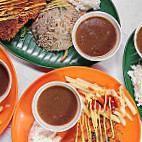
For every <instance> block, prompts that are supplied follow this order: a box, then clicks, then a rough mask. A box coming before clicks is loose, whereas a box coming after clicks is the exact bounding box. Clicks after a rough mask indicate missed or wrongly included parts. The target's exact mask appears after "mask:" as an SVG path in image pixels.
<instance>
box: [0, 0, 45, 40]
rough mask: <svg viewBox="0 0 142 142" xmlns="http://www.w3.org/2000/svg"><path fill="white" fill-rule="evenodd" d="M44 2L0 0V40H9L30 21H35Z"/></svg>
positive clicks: (40, 0)
mask: <svg viewBox="0 0 142 142" xmlns="http://www.w3.org/2000/svg"><path fill="white" fill-rule="evenodd" d="M45 5H46V0H22V1H21V0H0V38H1V39H2V40H10V39H11V38H13V37H14V36H15V35H16V33H17V32H18V31H19V29H20V28H21V27H22V26H23V25H24V24H25V23H27V22H28V20H30V19H35V18H36V17H37V15H38V13H39V12H40V10H41V9H42V8H44V7H45Z"/></svg>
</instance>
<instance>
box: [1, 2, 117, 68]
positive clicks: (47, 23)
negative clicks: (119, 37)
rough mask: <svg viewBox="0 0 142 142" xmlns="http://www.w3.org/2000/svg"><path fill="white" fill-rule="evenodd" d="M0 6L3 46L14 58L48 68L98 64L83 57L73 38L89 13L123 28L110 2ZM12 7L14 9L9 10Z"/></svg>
mask: <svg viewBox="0 0 142 142" xmlns="http://www.w3.org/2000/svg"><path fill="white" fill-rule="evenodd" d="M5 3H6V4H5ZM1 5H3V6H2V10H1V12H0V38H1V40H0V42H1V44H2V45H3V46H4V47H5V48H7V49H8V50H9V51H10V52H12V53H13V54H14V55H16V56H18V57H20V58H22V59H24V60H26V61H28V62H30V63H32V64H35V65H38V66H41V67H46V68H60V67H65V66H90V65H92V64H94V63H96V61H98V60H95V61H94V60H88V58H87V59H86V58H84V57H82V56H81V55H80V54H79V53H78V52H77V51H76V50H75V48H74V47H73V43H72V38H71V33H72V29H73V26H74V24H75V22H76V21H77V20H78V19H79V17H81V16H82V15H84V14H86V13H87V12H89V11H90V9H91V11H102V12H104V13H108V14H109V15H111V16H112V17H113V18H114V19H115V20H116V21H117V22H118V23H119V24H120V21H119V16H118V14H117V11H116V9H115V6H114V5H113V3H112V2H111V0H95V1H94V0H91V1H90V0H87V1H85V2H84V1H83V0H78V1H75V0H53V1H45V0H35V1H33V0H24V1H20V0H16V1H15V0H14V1H10V2H7V1H4V2H2V3H1V4H0V6H1ZM9 5H12V8H8V6H9ZM114 19H113V20H114ZM98 24H99V23H98ZM103 32H104V31H103ZM104 35H105V34H102V36H104ZM107 35H109V34H107ZM102 36H101V37H102ZM92 37H95V36H92ZM111 37H112V36H111ZM111 37H110V38H111ZM113 37H115V36H113ZM97 40H98V39H97ZM103 41H104V40H103ZM98 42H100V40H98ZM95 43H97V42H95ZM107 43H109V42H107ZM105 45H106V44H105ZM110 46H111V45H108V48H111V47H110ZM103 47H104V46H103ZM93 48H95V50H96V51H95V52H99V51H98V49H97V48H96V47H95V46H94V47H93ZM92 50H93V49H92ZM91 53H93V52H91ZM89 59H90V58H89Z"/></svg>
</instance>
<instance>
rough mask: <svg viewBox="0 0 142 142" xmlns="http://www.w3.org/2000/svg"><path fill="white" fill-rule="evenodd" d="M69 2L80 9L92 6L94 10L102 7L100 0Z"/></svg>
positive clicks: (87, 8)
mask: <svg viewBox="0 0 142 142" xmlns="http://www.w3.org/2000/svg"><path fill="white" fill-rule="evenodd" d="M69 2H70V3H71V4H72V5H74V6H75V8H76V9H77V10H78V11H80V10H83V11H87V10H89V9H91V8H93V9H94V10H98V9H100V3H101V1H100V0H69Z"/></svg>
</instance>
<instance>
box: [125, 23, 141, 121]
mask: <svg viewBox="0 0 142 142" xmlns="http://www.w3.org/2000/svg"><path fill="white" fill-rule="evenodd" d="M141 25H142V24H140V25H139V26H138V28H137V29H136V31H134V32H133V33H132V35H131V36H130V38H129V39H128V42H127V44H126V47H125V51H124V56H123V74H124V80H125V84H126V87H127V89H128V91H129V93H130V94H131V96H132V98H133V99H134V101H135V103H136V104H137V108H138V110H139V114H140V117H141V119H142V108H141V105H142V101H141V90H140V89H141V83H140V82H141V80H142V79H141V75H142V66H141V61H142V58H141V52H140V51H141V46H140V40H139V38H141V37H140V36H141V29H140V28H141Z"/></svg>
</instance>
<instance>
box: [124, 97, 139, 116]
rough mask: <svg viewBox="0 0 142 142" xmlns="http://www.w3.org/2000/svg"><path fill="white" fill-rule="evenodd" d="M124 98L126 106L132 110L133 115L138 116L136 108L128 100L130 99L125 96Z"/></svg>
mask: <svg viewBox="0 0 142 142" xmlns="http://www.w3.org/2000/svg"><path fill="white" fill-rule="evenodd" d="M123 97H124V100H125V102H126V104H127V105H128V107H129V109H130V110H131V112H132V114H133V115H136V113H137V111H136V109H135V107H134V106H133V105H132V103H131V102H130V101H129V100H128V98H127V97H126V96H125V95H123Z"/></svg>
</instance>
